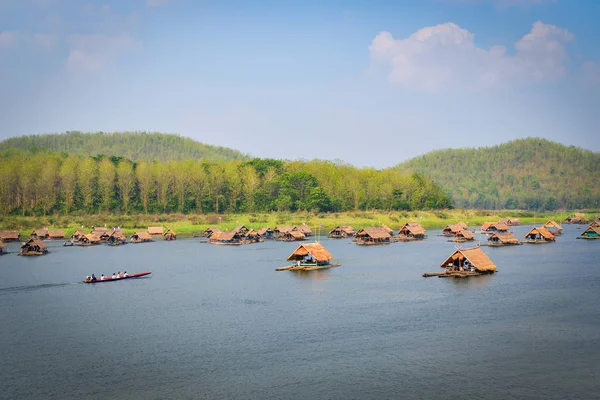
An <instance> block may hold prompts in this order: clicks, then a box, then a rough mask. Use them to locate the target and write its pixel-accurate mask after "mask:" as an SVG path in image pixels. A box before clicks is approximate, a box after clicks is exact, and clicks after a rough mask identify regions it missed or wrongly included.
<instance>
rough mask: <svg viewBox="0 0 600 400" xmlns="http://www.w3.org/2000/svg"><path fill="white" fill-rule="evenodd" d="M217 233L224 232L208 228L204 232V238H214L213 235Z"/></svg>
mask: <svg viewBox="0 0 600 400" xmlns="http://www.w3.org/2000/svg"><path fill="white" fill-rule="evenodd" d="M216 232H223V231H222V230H220V229H219V228H214V227H208V228H206V229H205V230H204V232H202V236H204V237H205V238H208V239H210V237H211V236H212V234H213V233H216Z"/></svg>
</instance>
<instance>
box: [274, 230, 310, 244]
mask: <svg viewBox="0 0 600 400" xmlns="http://www.w3.org/2000/svg"><path fill="white" fill-rule="evenodd" d="M304 239H306V236H305V235H304V233H302V232H300V231H288V232H285V233H284V234H283V235H282V236H280V237H279V240H283V241H284V242H295V241H297V240H304Z"/></svg>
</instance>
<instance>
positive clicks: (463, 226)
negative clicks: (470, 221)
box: [454, 221, 469, 229]
mask: <svg viewBox="0 0 600 400" xmlns="http://www.w3.org/2000/svg"><path fill="white" fill-rule="evenodd" d="M454 225H458V226H460V227H461V228H463V229H468V228H469V225H467V224H466V223H465V222H463V221H460V222H457V223H456V224H454Z"/></svg>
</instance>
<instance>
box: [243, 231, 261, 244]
mask: <svg viewBox="0 0 600 400" xmlns="http://www.w3.org/2000/svg"><path fill="white" fill-rule="evenodd" d="M260 242H263V238H262V236H261V235H260V233H258V231H257V230H255V229H250V230H249V231H248V232H246V235H245V236H244V243H246V244H248V243H260Z"/></svg>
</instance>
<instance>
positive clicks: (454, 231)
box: [442, 224, 467, 237]
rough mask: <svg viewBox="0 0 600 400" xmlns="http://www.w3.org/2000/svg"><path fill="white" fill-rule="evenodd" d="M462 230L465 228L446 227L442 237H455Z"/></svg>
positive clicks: (454, 225)
mask: <svg viewBox="0 0 600 400" xmlns="http://www.w3.org/2000/svg"><path fill="white" fill-rule="evenodd" d="M463 229H467V228H463V226H462V225H459V224H452V225H446V227H445V228H444V230H443V231H442V236H450V237H452V236H456V234H457V233H458V232H460V231H462V230H463Z"/></svg>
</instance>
